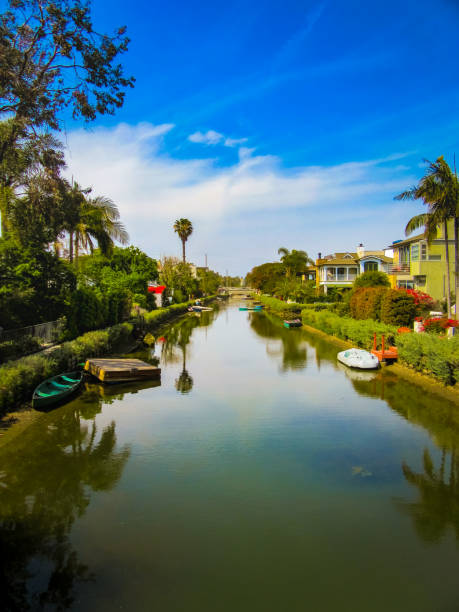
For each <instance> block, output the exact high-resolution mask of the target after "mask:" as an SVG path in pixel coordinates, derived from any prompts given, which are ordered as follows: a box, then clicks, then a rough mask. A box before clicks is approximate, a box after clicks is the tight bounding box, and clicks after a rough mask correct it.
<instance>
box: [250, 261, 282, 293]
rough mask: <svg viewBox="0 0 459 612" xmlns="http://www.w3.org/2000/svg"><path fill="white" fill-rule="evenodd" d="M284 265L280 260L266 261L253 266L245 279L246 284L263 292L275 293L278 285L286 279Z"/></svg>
mask: <svg viewBox="0 0 459 612" xmlns="http://www.w3.org/2000/svg"><path fill="white" fill-rule="evenodd" d="M284 275H285V270H284V266H283V265H282V264H281V263H279V262H274V263H264V264H261V266H255V267H254V268H252V270H251V272H249V273H248V274H247V276H246V279H245V284H246V285H247V286H248V287H252V288H253V289H259V290H260V291H261V292H262V293H270V294H272V293H274V290H275V289H276V287H278V286H279V285H280V283H281V282H282V281H283V280H284Z"/></svg>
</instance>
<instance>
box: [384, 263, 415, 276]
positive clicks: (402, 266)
mask: <svg viewBox="0 0 459 612" xmlns="http://www.w3.org/2000/svg"><path fill="white" fill-rule="evenodd" d="M409 273H410V264H409V263H405V262H402V263H398V264H391V265H390V266H388V269H387V274H409Z"/></svg>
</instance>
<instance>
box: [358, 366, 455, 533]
mask: <svg viewBox="0 0 459 612" xmlns="http://www.w3.org/2000/svg"><path fill="white" fill-rule="evenodd" d="M352 384H353V386H354V388H355V390H356V391H357V392H358V393H359V394H361V395H367V396H373V397H379V398H381V399H384V400H385V401H386V402H387V403H388V405H389V406H390V407H391V408H392V410H394V411H395V412H397V413H398V414H399V415H400V416H401V417H403V418H404V419H406V420H407V421H409V422H410V423H413V424H415V425H418V426H421V427H423V428H424V429H425V430H426V431H427V432H428V433H429V435H430V437H431V439H432V441H433V442H434V443H435V445H436V446H437V448H438V449H440V458H439V465H438V467H436V466H435V465H434V460H433V459H432V454H431V452H430V451H429V450H428V449H427V448H425V449H424V452H423V457H422V466H423V470H422V471H421V472H417V471H416V470H414V469H413V468H412V467H410V466H409V465H408V463H407V462H406V461H404V462H403V463H402V472H403V475H404V477H405V479H406V481H407V482H408V483H409V484H410V485H412V486H414V487H416V489H417V490H418V493H419V498H418V500H417V501H415V502H411V501H408V500H396V502H395V503H396V506H397V508H399V510H400V511H401V512H403V513H404V514H407V515H408V516H410V517H411V519H412V521H413V525H414V527H415V529H416V532H417V533H418V535H419V537H421V538H422V539H423V540H424V541H426V542H437V541H439V540H440V539H441V538H442V537H443V536H444V534H445V533H446V531H447V530H448V529H449V528H451V529H453V531H454V532H455V534H456V538H457V539H459V457H458V456H457V453H456V448H458V447H459V414H458V411H457V406H455V405H454V404H453V403H452V402H449V401H447V400H445V399H444V398H441V397H440V396H438V395H433V394H430V393H428V392H427V391H426V390H425V389H424V388H422V387H420V386H419V385H415V384H413V383H411V382H409V381H408V380H404V379H402V378H401V377H397V376H396V375H395V374H392V373H391V372H390V371H381V372H380V373H379V374H378V375H376V376H375V377H374V378H373V379H372V380H368V381H365V380H359V379H357V378H356V379H355V380H352ZM407 398H409V401H407Z"/></svg>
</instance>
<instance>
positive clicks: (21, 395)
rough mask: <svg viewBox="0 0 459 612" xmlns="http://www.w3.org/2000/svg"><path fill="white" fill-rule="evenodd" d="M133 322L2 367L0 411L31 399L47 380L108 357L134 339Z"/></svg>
mask: <svg viewBox="0 0 459 612" xmlns="http://www.w3.org/2000/svg"><path fill="white" fill-rule="evenodd" d="M132 330H133V325H132V324H131V323H121V324H119V325H114V326H113V327H108V328H107V329H101V330H98V331H92V332H88V333H86V334H84V335H83V336H80V337H79V338H76V339H75V340H71V341H70V342H64V343H63V344H61V345H60V346H59V347H57V348H56V349H54V350H53V351H52V352H49V353H45V354H43V353H42V354H40V355H32V356H30V357H24V358H23V359H18V360H17V361H10V362H9V363H7V364H5V365H4V366H2V367H0V411H5V410H6V409H7V408H11V407H13V406H14V405H15V404H17V403H19V402H21V401H24V400H25V399H27V398H29V397H30V395H31V393H32V391H33V390H34V388H35V387H36V386H37V385H38V384H39V383H40V382H41V381H42V380H44V379H46V378H49V377H50V376H55V375H56V374H58V373H59V372H62V371H65V370H69V369H72V368H74V367H75V366H76V364H77V363H78V362H80V361H82V360H84V359H87V358H88V357H96V356H98V355H104V354H106V353H109V352H110V351H112V350H113V349H114V347H115V346H117V345H118V344H120V343H121V342H123V341H126V340H128V339H129V338H130V336H131V334H132Z"/></svg>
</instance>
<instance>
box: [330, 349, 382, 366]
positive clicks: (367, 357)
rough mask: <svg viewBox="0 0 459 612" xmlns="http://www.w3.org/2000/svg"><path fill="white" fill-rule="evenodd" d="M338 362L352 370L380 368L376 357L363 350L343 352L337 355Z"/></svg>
mask: <svg viewBox="0 0 459 612" xmlns="http://www.w3.org/2000/svg"><path fill="white" fill-rule="evenodd" d="M337 358H338V361H341V363H344V365H347V366H348V367H350V368H359V370H376V369H377V368H379V361H378V358H377V357H376V355H372V354H371V353H369V352H368V351H364V350H363V349H358V348H351V349H347V350H346V351H341V352H340V353H338V355H337Z"/></svg>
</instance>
